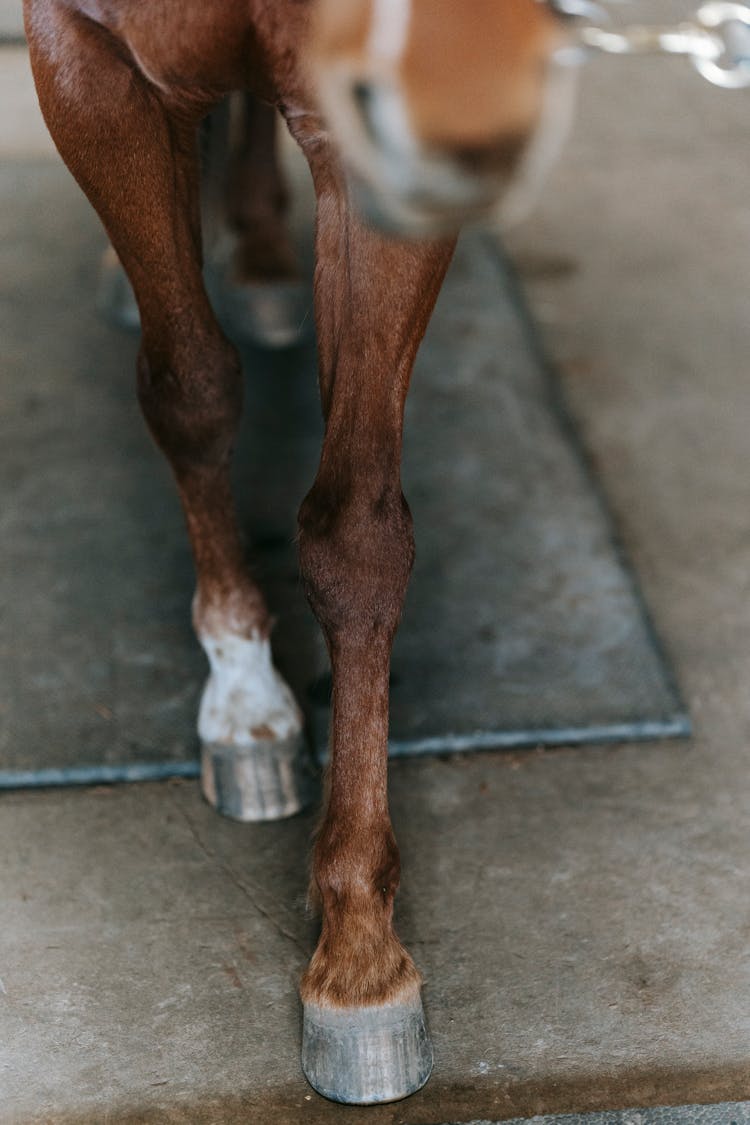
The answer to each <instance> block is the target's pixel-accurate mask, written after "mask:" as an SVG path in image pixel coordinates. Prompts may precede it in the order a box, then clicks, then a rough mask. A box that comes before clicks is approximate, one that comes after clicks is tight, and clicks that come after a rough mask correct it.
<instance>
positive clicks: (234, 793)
mask: <svg viewBox="0 0 750 1125" xmlns="http://www.w3.org/2000/svg"><path fill="white" fill-rule="evenodd" d="M201 784H202V787H203V794H204V796H205V798H206V800H207V801H208V802H209V804H211V805H213V807H214V808H215V809H216V810H217V811H218V812H220V813H222V814H223V815H224V816H228V817H231V818H232V819H234V820H244V821H260V820H282V819H283V818H284V817H287V816H294V814H295V813H298V812H300V811H301V810H302V809H304V808H305V807H306V806H307V805H309V804H311V803H312V800H313V798H314V795H315V786H314V781H313V774H312V766H311V763H310V759H309V755H308V753H307V747H306V744H305V739H304V735H303V734H301V733H300V734H296V735H293V736H292V737H291V738H286V739H283V740H278V741H275V742H274V741H271V740H269V741H267V742H257V743H254V744H252V745H250V746H223V745H221V744H220V743H216V742H204V743H203V747H202V752H201Z"/></svg>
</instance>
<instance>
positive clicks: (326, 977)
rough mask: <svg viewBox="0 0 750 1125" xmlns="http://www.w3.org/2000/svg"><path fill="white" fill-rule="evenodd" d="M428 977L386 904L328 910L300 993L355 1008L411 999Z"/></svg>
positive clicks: (326, 1003) (305, 1000)
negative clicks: (399, 933) (403, 941)
mask: <svg viewBox="0 0 750 1125" xmlns="http://www.w3.org/2000/svg"><path fill="white" fill-rule="evenodd" d="M421 983H422V980H421V977H420V974H419V971H418V969H417V967H416V965H415V964H414V961H413V960H412V958H411V956H410V954H409V953H408V952H407V950H406V949H405V948H404V946H403V945H402V944H401V942H400V941H399V939H398V937H397V936H396V934H395V933H394V931H393V928H392V926H391V923H390V919H389V918H387V917H386V912H385V911H384V910H383V909H382V906H380V907H378V906H374V907H373V903H372V902H370V903H369V904H368V906H367V907H365V906H363V905H362V904H359V905H358V908H357V909H356V910H355V911H354V912H352V911H351V910H348V911H345V912H344V911H334V912H331V913H330V914H329V913H325V912H324V917H323V927H322V931H321V935H320V940H319V942H318V946H317V948H316V950H315V953H314V954H313V956H312V958H311V960H310V964H309V966H308V968H307V971H306V972H305V974H304V976H303V978H302V983H301V986H300V994H301V996H302V1001H303V1003H305V1004H308V1003H310V1004H317V1005H321V1006H330V1007H351V1006H362V1005H377V1004H391V1003H406V1002H410V1001H412V1000H413V999H414V998H415V997H417V996H418V995H419V989H420V986H421Z"/></svg>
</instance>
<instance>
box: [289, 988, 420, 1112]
mask: <svg viewBox="0 0 750 1125" xmlns="http://www.w3.org/2000/svg"><path fill="white" fill-rule="evenodd" d="M302 1069H303V1070H304V1072H305V1077H306V1078H307V1080H308V1082H309V1083H310V1085H311V1086H312V1087H313V1089H315V1090H317V1091H318V1093H319V1094H322V1095H323V1097H324V1098H330V1099H331V1101H334V1102H344V1103H345V1104H347V1105H373V1104H375V1103H377V1102H396V1101H399V1100H400V1099H401V1098H406V1097H408V1096H409V1094H414V1093H416V1091H417V1090H419V1089H421V1087H422V1086H424V1084H425V1082H426V1081H427V1079H428V1078H429V1077H430V1073H431V1071H432V1045H431V1043H430V1039H429V1036H428V1034H427V1029H426V1027H425V1020H424V1011H423V1009H422V1002H421V1000H420V999H419V997H417V999H416V1000H415V1001H414V1002H412V1003H406V1004H404V1003H401V1004H383V1005H378V1006H376V1007H375V1006H373V1007H366V1008H322V1007H320V1006H319V1005H317V1004H305V1005H304V1011H303V1021H302Z"/></svg>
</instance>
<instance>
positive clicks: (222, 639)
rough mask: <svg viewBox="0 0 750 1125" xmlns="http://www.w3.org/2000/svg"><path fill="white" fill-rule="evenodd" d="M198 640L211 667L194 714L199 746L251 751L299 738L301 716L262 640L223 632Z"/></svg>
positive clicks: (269, 648)
mask: <svg viewBox="0 0 750 1125" xmlns="http://www.w3.org/2000/svg"><path fill="white" fill-rule="evenodd" d="M200 641H201V644H202V645H203V648H204V650H205V653H206V656H207V657H208V661H209V664H210V665H211V674H210V676H209V677H208V681H207V683H206V686H205V688H204V690H203V696H202V698H201V704H200V711H199V714H198V734H199V735H200V737H201V740H202V741H203V742H206V743H208V742H212V743H220V744H221V745H224V746H255V745H258V744H259V743H269V742H277V741H282V740H284V739H287V738H292V737H293V736H294V735H297V734H299V732H300V731H301V730H302V715H301V712H300V709H299V707H298V706H297V703H296V700H295V698H294V696H293V695H292V692H291V690H290V688H289V687H288V685H287V684H286V683H285V681H284V679H283V678H282V677H281V676H280V675H279V673H278V672H277V671H276V668H275V667H274V665H273V659H272V656H271V645H270V642H269V641H268V639H267V638H266V639H261V638H259V637H252V638H247V637H241V636H238V635H237V634H233V633H227V634H225V635H224V636H220V635H218V636H211V637H209V636H206V635H202V636H201V637H200Z"/></svg>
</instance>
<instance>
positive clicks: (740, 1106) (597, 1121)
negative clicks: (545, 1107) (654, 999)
mask: <svg viewBox="0 0 750 1125" xmlns="http://www.w3.org/2000/svg"><path fill="white" fill-rule="evenodd" d="M469 1125H500V1123H499V1122H494V1121H472V1122H470V1123H469ZM502 1125H750V1102H724V1103H722V1104H721V1105H679V1106H661V1107H658V1108H656V1109H620V1110H614V1111H612V1112H609V1113H571V1114H565V1115H564V1116H562V1117H558V1116H556V1115H555V1116H551V1117H548V1116H544V1117H524V1118H520V1117H517V1118H515V1119H514V1120H513V1121H504V1122H502Z"/></svg>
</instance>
